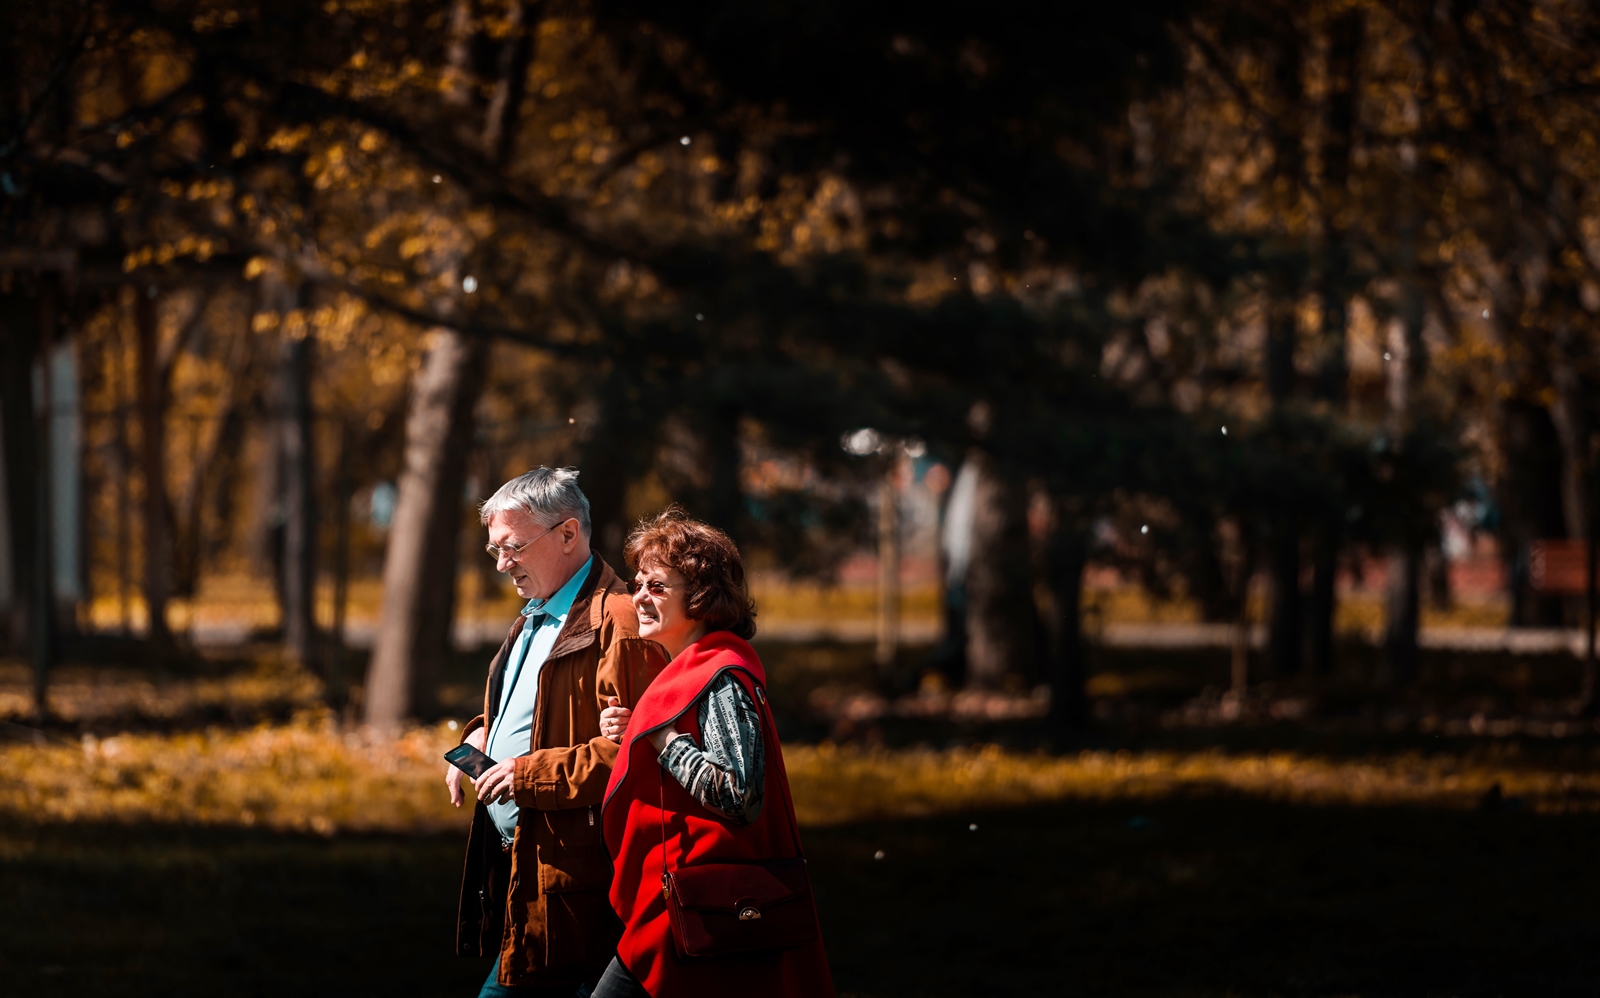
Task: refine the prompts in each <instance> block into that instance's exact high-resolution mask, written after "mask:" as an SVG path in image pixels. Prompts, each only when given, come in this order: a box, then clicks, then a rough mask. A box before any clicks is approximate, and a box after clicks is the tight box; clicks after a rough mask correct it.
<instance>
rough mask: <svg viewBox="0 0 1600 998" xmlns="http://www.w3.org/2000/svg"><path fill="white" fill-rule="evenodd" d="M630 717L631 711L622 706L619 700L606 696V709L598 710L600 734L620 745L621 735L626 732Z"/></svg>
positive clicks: (631, 717)
mask: <svg viewBox="0 0 1600 998" xmlns="http://www.w3.org/2000/svg"><path fill="white" fill-rule="evenodd" d="M632 719H633V711H631V710H629V709H628V708H626V707H624V706H622V701H621V700H618V699H617V698H616V697H607V698H606V709H605V710H602V711H601V712H600V734H601V735H602V736H603V737H606V738H609V739H611V740H612V741H614V742H616V743H617V744H618V745H621V744H622V736H623V735H625V734H627V733H628V722H629V721H630V720H632Z"/></svg>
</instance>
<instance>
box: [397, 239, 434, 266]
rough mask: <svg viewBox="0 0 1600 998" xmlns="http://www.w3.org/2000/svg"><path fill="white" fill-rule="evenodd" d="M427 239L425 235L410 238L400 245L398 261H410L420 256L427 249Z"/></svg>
mask: <svg viewBox="0 0 1600 998" xmlns="http://www.w3.org/2000/svg"><path fill="white" fill-rule="evenodd" d="M428 245H429V239H428V237H427V236H425V235H416V236H412V237H410V238H409V239H405V240H403V241H402V242H401V243H400V259H402V260H410V259H411V258H413V257H417V256H421V255H422V254H423V253H425V252H426V251H427V249H428Z"/></svg>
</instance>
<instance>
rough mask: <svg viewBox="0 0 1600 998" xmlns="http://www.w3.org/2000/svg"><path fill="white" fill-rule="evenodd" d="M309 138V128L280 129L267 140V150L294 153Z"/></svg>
mask: <svg viewBox="0 0 1600 998" xmlns="http://www.w3.org/2000/svg"><path fill="white" fill-rule="evenodd" d="M310 138H311V126H309V125H300V126H297V127H295V128H280V129H278V130H277V131H276V132H273V133H272V135H271V136H270V137H269V138H268V139H267V149H268V150H270V151H272V152H295V151H297V150H298V149H299V148H300V147H301V146H303V145H305V144H306V142H307V141H308V140H309V139H310Z"/></svg>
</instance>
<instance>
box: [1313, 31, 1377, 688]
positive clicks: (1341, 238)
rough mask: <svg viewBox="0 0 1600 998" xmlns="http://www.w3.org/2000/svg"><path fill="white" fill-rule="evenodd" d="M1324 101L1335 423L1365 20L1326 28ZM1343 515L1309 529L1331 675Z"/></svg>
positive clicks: (1327, 363)
mask: <svg viewBox="0 0 1600 998" xmlns="http://www.w3.org/2000/svg"><path fill="white" fill-rule="evenodd" d="M1327 32H1328V37H1327V83H1326V90H1325V91H1324V92H1325V94H1326V97H1327V105H1326V111H1325V114H1326V118H1325V124H1326V128H1325V130H1324V132H1323V135H1324V137H1325V141H1324V143H1323V150H1322V163H1323V171H1322V184H1321V187H1320V188H1319V190H1318V192H1317V207H1318V212H1319V215H1320V219H1321V221H1320V228H1321V233H1320V237H1319V243H1320V245H1319V259H1318V268H1317V269H1318V273H1317V285H1318V292H1319V294H1320V297H1321V299H1322V342H1321V352H1322V356H1321V361H1320V363H1319V364H1318V370H1317V398H1318V399H1319V400H1321V401H1323V402H1325V403H1327V404H1328V407H1329V409H1330V410H1331V411H1332V413H1333V415H1334V416H1335V418H1339V417H1342V416H1343V415H1344V409H1345V403H1346V399H1347V396H1348V390H1349V380H1350V365H1349V359H1348V357H1347V356H1346V351H1347V349H1348V347H1347V342H1346V339H1347V335H1346V334H1347V327H1348V325H1349V321H1350V319H1349V313H1348V308H1347V296H1348V294H1349V289H1348V287H1347V285H1348V283H1349V280H1350V273H1349V271H1350V245H1349V236H1348V234H1347V233H1346V232H1345V231H1344V230H1343V228H1342V227H1341V226H1340V224H1339V221H1338V219H1339V215H1340V211H1341V209H1342V208H1343V206H1344V205H1345V203H1346V202H1347V200H1348V198H1349V194H1350V190H1349V187H1350V157H1351V152H1352V150H1353V149H1354V148H1355V141H1356V135H1355V130H1356V94H1357V91H1358V89H1359V86H1360V75H1361V48H1362V43H1363V40H1364V36H1365V34H1366V19H1365V14H1364V12H1363V11H1362V10H1361V9H1360V8H1350V9H1348V10H1346V11H1344V12H1343V13H1341V14H1339V15H1338V16H1336V17H1335V18H1333V19H1332V20H1331V21H1330V22H1329V23H1328V26H1327ZM1343 514H1344V511H1343V510H1340V509H1334V510H1328V511H1326V513H1325V514H1324V515H1323V516H1321V517H1319V518H1318V522H1315V523H1314V524H1313V525H1312V528H1311V534H1312V537H1311V545H1312V546H1311V594H1310V599H1309V600H1308V601H1307V604H1306V639H1307V640H1306V645H1307V651H1308V653H1309V656H1310V666H1311V671H1312V673H1314V674H1315V675H1319V676H1327V675H1331V674H1332V673H1333V664H1334V662H1333V616H1334V612H1335V610H1336V609H1337V600H1338V594H1337V590H1336V589H1335V585H1336V581H1337V574H1338V570H1339V547H1340V542H1341V540H1342V538H1343V536H1344V522H1343Z"/></svg>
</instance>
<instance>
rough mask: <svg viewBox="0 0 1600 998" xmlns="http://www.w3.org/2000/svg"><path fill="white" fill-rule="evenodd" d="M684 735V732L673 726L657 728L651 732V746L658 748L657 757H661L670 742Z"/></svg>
mask: <svg viewBox="0 0 1600 998" xmlns="http://www.w3.org/2000/svg"><path fill="white" fill-rule="evenodd" d="M682 734H684V732H682V731H679V730H677V729H676V728H674V727H672V726H671V725H668V726H667V727H665V728H657V729H656V730H654V731H652V732H650V744H651V745H654V746H655V747H656V755H658V756H659V755H660V754H661V753H663V752H665V751H666V750H667V743H668V742H670V741H672V740H673V739H674V738H676V737H678V736H679V735H682Z"/></svg>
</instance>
